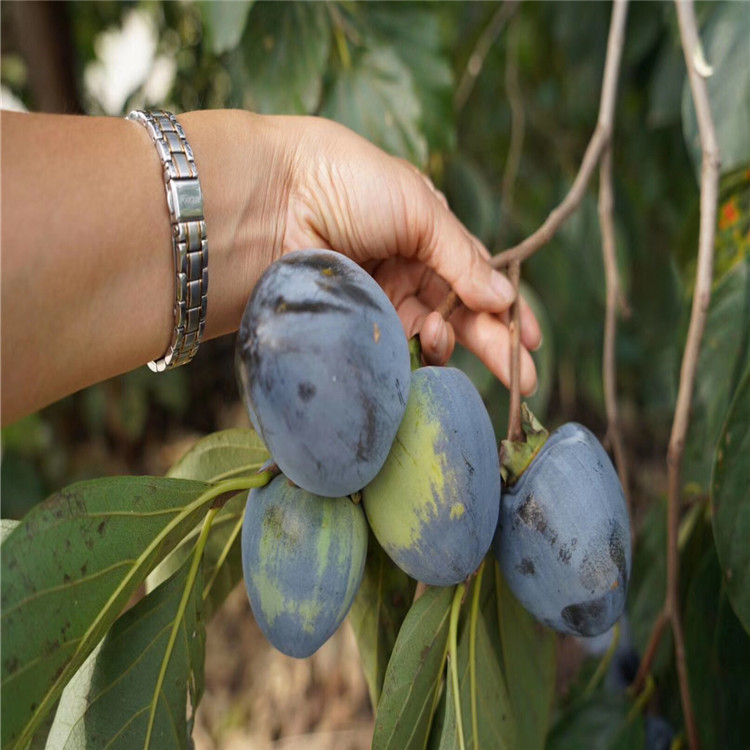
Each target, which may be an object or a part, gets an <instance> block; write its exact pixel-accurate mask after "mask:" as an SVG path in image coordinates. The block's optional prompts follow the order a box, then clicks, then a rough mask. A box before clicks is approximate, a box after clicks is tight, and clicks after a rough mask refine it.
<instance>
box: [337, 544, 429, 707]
mask: <svg viewBox="0 0 750 750" xmlns="http://www.w3.org/2000/svg"><path fill="white" fill-rule="evenodd" d="M369 537H370V538H369V540H368V545H367V560H366V562H365V573H364V577H363V578H362V583H361V584H360V587H359V591H358V592H357V597H356V599H355V600H354V604H353V605H352V608H351V610H350V611H349V622H350V623H351V625H352V629H353V630H354V635H355V637H356V638H357V646H358V647H359V657H360V661H361V663H362V669H363V670H364V673H365V679H366V680H367V687H368V689H369V691H370V700H371V701H372V706H373V709H377V706H378V701H379V700H380V691H381V690H382V688H383V680H384V678H385V672H386V668H387V667H388V662H389V660H390V658H391V654H392V652H393V647H394V645H395V643H396V637H397V636H398V632H399V629H400V628H401V624H402V623H403V621H404V618H405V617H406V614H407V612H408V611H409V607H410V606H411V602H412V600H413V599H414V589H415V587H416V584H415V582H414V581H413V580H412V579H411V578H409V576H407V575H406V573H404V572H403V571H402V570H400V569H399V568H398V567H396V566H395V565H394V564H393V563H392V562H391V560H390V558H389V557H388V555H387V554H386V553H385V552H384V551H383V548H382V547H381V546H380V544H378V541H377V539H375V536H374V535H373V534H372V532H370V534H369Z"/></svg>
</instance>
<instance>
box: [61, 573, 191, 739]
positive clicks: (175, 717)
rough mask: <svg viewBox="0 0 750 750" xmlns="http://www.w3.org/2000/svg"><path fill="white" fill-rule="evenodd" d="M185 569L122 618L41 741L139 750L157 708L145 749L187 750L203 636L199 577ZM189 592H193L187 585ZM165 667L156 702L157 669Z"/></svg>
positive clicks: (73, 683)
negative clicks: (182, 607) (181, 611)
mask: <svg viewBox="0 0 750 750" xmlns="http://www.w3.org/2000/svg"><path fill="white" fill-rule="evenodd" d="M189 567H190V566H189V564H186V565H183V566H182V568H180V570H179V571H178V572H177V574H176V575H175V576H173V577H172V578H170V579H169V580H168V581H166V582H165V583H164V585H163V586H160V587H159V588H157V589H156V590H155V591H153V592H152V593H150V594H149V595H148V596H146V597H145V598H144V599H142V600H141V601H140V602H139V603H138V604H137V605H136V606H135V607H133V608H132V609H130V610H128V612H126V613H125V614H124V615H123V616H122V617H121V618H120V619H119V620H117V622H116V623H115V624H114V625H113V627H112V628H111V629H110V631H109V633H107V636H106V637H105V638H104V640H103V641H102V643H101V645H100V646H99V647H98V648H97V649H96V650H95V651H94V652H93V653H92V654H91V655H90V656H89V658H88V659H87V660H86V662H85V663H84V665H83V666H82V667H81V669H79V670H78V672H77V673H76V675H75V676H74V677H73V679H72V680H71V681H70V682H69V683H68V685H67V687H66V688H65V690H64V691H63V694H62V698H61V700H60V706H59V708H58V710H57V714H56V715H55V721H54V723H53V725H52V729H51V731H50V734H49V738H48V740H47V747H48V748H50V750H52V749H53V748H54V750H58V748H66V749H68V748H69V749H70V750H79V749H84V748H95V747H97V748H99V747H103V746H104V745H105V744H106V746H107V747H108V748H123V750H128V749H129V748H133V747H145V739H146V732H147V726H148V721H149V714H150V711H151V710H152V704H155V705H156V711H155V718H154V728H153V732H152V735H151V742H150V747H153V748H159V749H160V750H161V748H187V747H188V737H189V735H190V729H191V723H192V720H191V719H189V720H186V716H185V708H186V703H187V698H188V693H189V694H190V707H191V710H192V713H194V712H195V710H196V708H197V705H198V702H199V700H200V695H201V693H202V691H203V661H204V651H205V629H204V624H203V618H202V614H201V601H202V600H201V596H200V592H201V591H202V588H203V587H202V585H201V576H200V575H198V576H197V578H196V579H195V580H192V581H191V580H189V575H188V574H189ZM191 584H192V585H191ZM188 588H189V594H188V597H189V598H188V600H187V606H186V608H185V610H184V614H183V616H182V617H181V618H180V622H179V626H178V627H179V631H178V634H177V638H176V640H175V642H174V646H173V648H172V649H171V650H170V649H169V645H170V644H169V641H170V636H171V633H172V629H173V626H174V624H175V621H176V618H177V617H178V615H179V608H180V602H181V600H182V598H183V595H184V594H185V592H186V590H187V589H188ZM165 661H166V662H167V664H168V666H167V667H166V673H165V676H164V679H163V683H162V685H161V690H160V692H159V693H158V695H157V694H156V689H157V685H158V680H159V674H160V671H161V670H162V665H163V663H164V662H165Z"/></svg>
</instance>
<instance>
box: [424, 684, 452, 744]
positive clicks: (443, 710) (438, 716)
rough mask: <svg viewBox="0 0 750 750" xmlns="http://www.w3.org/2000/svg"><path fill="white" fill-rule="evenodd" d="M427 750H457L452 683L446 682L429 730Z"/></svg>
mask: <svg viewBox="0 0 750 750" xmlns="http://www.w3.org/2000/svg"><path fill="white" fill-rule="evenodd" d="M428 747H429V750H459V748H460V745H459V744H458V725H457V724H456V704H455V701H454V699H453V681H452V680H446V682H445V689H444V690H443V694H442V696H441V698H440V703H439V704H438V707H437V711H436V712H435V720H434V721H433V723H432V729H431V730H430V741H429V744H428Z"/></svg>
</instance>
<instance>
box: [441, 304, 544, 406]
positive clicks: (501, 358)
mask: <svg viewBox="0 0 750 750" xmlns="http://www.w3.org/2000/svg"><path fill="white" fill-rule="evenodd" d="M454 324H455V330H456V337H457V339H458V341H459V343H460V344H462V345H463V346H465V347H466V348H467V349H470V350H471V351H473V352H474V354H476V355H477V356H478V357H479V359H480V360H481V361H482V362H483V363H484V364H485V366H486V367H487V368H488V369H489V370H490V371H491V372H492V373H494V374H495V375H496V376H497V377H498V378H499V379H500V381H501V382H502V383H504V384H505V385H506V386H507V387H508V388H510V333H509V331H508V328H507V327H506V326H505V325H504V324H503V323H502V322H501V321H500V320H499V318H498V317H497V316H495V315H490V314H489V313H472V312H470V311H468V310H465V309H462V310H458V311H457V312H456V313H455V315H454ZM536 381H537V377H536V367H535V366H534V360H533V359H532V358H531V355H530V354H529V352H528V350H527V349H526V348H525V346H522V347H521V395H523V396H529V395H531V394H532V393H534V391H535V390H536Z"/></svg>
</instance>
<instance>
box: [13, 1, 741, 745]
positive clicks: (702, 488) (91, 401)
mask: <svg viewBox="0 0 750 750" xmlns="http://www.w3.org/2000/svg"><path fill="white" fill-rule="evenodd" d="M610 12H611V5H610V3H607V2H586V3H576V2H555V3H552V2H536V3H519V2H513V0H508V1H506V2H503V3H484V2H482V3H475V2H462V3H442V2H441V3H434V2H424V3H380V2H368V3H352V2H317V3H306V2H284V3H270V2H252V1H250V0H244V1H243V0H239V1H237V2H184V1H183V2H77V1H67V2H34V3H26V2H2V3H0V24H1V28H2V39H1V42H2V49H1V57H0V83H1V84H2V87H1V89H0V94H1V102H2V107H3V108H11V109H21V110H23V109H28V110H31V111H53V112H66V113H71V114H72V113H88V114H92V115H111V116H122V115H124V114H125V113H127V112H128V111H129V110H130V109H132V108H135V107H144V106H145V107H148V106H155V107H164V108H166V109H170V110H172V111H174V112H175V113H179V112H184V111H187V110H192V109H197V108H223V107H239V108H245V109H249V110H253V111H256V112H261V113H295V114H311V115H320V116H324V117H328V118H332V119H335V120H338V121H340V122H342V123H344V124H345V125H348V126H349V127H351V128H353V129H355V130H357V131H358V132H360V133H361V134H363V135H364V136H366V137H367V138H369V139H371V140H372V141H374V142H375V143H377V144H378V145H380V146H382V147H383V148H384V149H386V150H387V151H389V152H391V153H394V154H398V155H400V156H403V157H405V158H407V159H409V160H411V161H412V162H413V163H415V164H417V165H418V166H420V167H421V168H422V169H424V170H425V171H427V172H428V173H429V174H430V175H431V176H432V178H433V180H434V181H435V183H436V184H437V186H438V187H439V188H440V189H441V190H443V191H444V192H445V194H446V196H447V197H448V200H449V202H450V204H451V207H452V208H453V210H454V211H455V212H456V213H457V214H458V215H459V217H460V218H461V219H462V220H463V221H464V222H465V224H466V225H467V226H468V227H469V229H470V230H471V231H472V232H474V233H475V234H476V235H477V236H479V237H480V238H481V239H482V240H483V241H484V242H485V244H486V245H487V247H489V248H490V249H491V250H492V251H493V252H494V251H499V250H501V249H503V248H505V247H509V246H511V245H513V244H515V243H516V242H518V241H520V240H521V239H523V238H524V237H525V236H527V235H528V234H530V233H531V232H532V231H534V230H535V229H536V228H537V227H538V226H539V225H540V224H541V223H542V222H543V220H544V219H545V218H546V216H547V214H548V213H549V212H550V210H551V209H552V208H553V207H554V206H555V205H557V204H558V203H559V202H560V200H561V199H562V198H563V196H564V195H565V193H566V192H567V190H568V189H569V187H570V185H571V183H572V181H573V179H574V177H575V175H576V172H577V170H578V166H579V164H580V161H581V158H582V155H583V152H584V150H585V147H586V145H587V143H588V140H589V138H590V137H591V134H592V132H593V130H594V127H595V125H596V118H597V112H598V106H599V93H600V87H601V82H602V71H603V65H604V56H605V48H606V42H607V32H608V27H609V18H610ZM697 12H698V17H699V21H700V24H701V33H702V37H703V40H704V45H705V53H706V58H707V60H708V61H709V63H710V64H711V65H712V66H713V68H714V75H713V76H712V77H711V78H710V79H709V86H710V93H711V100H712V105H713V114H714V119H715V122H716V123H717V127H718V130H719V141H720V147H721V150H722V183H721V187H722V192H721V207H720V213H719V227H718V239H717V256H716V270H715V288H714V296H713V302H712V307H711V312H710V315H709V320H708V327H707V331H706V336H705V339H704V341H705V344H704V351H703V353H702V355H701V360H700V365H699V373H698V384H697V388H696V393H695V400H694V405H693V422H692V425H691V428H690V433H689V438H688V445H687V450H686V460H685V469H684V473H685V479H686V480H687V482H688V487H687V492H688V496H690V497H692V498H694V499H695V501H696V502H698V501H700V500H701V499H705V497H706V493H707V486H708V482H709V479H710V469H711V461H712V458H713V455H714V447H715V445H716V441H717V437H718V433H719V430H720V428H721V423H722V420H723V416H724V414H725V413H726V410H727V406H728V403H729V400H730V398H731V395H732V394H733V392H734V389H735V387H736V383H737V381H738V379H739V377H740V375H741V373H742V371H743V370H744V367H745V363H746V362H747V361H748V358H749V357H750V354H749V346H748V335H749V334H748V331H749V330H750V271H749V270H748V269H749V266H750V261H748V247H749V246H750V236H749V235H748V227H750V189H749V185H750V172H749V171H748V165H749V164H750V126H749V123H750V46H748V39H750V6H749V5H748V4H746V3H744V2H738V3H733V2H726V3H724V2H711V3H703V4H700V3H699V4H698V5H697ZM628 16H629V17H628V29H627V39H626V43H625V50H624V57H623V66H622V71H621V76H620V88H619V95H618V106H617V112H616V117H615V123H616V125H615V135H614V152H613V154H614V176H615V213H616V228H617V251H618V262H619V266H620V273H621V275H622V281H623V285H624V292H625V297H626V301H627V308H628V312H627V315H625V316H623V317H622V318H621V321H620V325H619V331H618V340H617V363H618V372H617V376H618V388H619V398H620V409H621V418H622V422H623V431H624V440H625V446H626V451H627V454H628V461H629V466H630V469H631V471H630V478H631V487H630V491H631V494H632V497H633V501H634V508H635V519H636V528H637V529H640V528H641V527H642V526H643V525H644V521H643V519H644V517H646V514H647V513H649V512H652V511H653V509H654V508H658V507H660V505H659V504H660V503H661V501H662V500H663V496H664V491H665V488H666V471H665V458H664V457H665V455H666V443H667V439H668V436H669V430H670V427H671V418H672V413H673V408H674V400H675V395H676V387H677V382H678V376H679V364H680V358H681V354H682V346H683V342H684V337H685V331H686V325H687V316H688V314H689V305H690V302H691V293H692V284H693V275H694V271H695V254H696V249H697V228H698V169H699V166H700V165H699V160H700V153H699V150H698V141H697V128H696V123H695V118H694V116H693V114H692V105H691V100H690V94H689V90H688V87H687V84H686V79H685V72H684V60H683V56H682V51H681V48H680V44H679V37H678V32H677V22H676V17H675V12H674V7H673V5H672V4H671V3H632V4H631V6H630V9H629V12H628ZM3 189H4V190H12V189H13V186H12V185H6V184H3ZM523 283H524V287H525V293H526V295H527V297H528V298H529V300H530V302H531V303H532V305H533V307H534V308H535V310H536V312H537V315H538V317H539V319H540V321H541V323H542V326H543V330H544V345H543V347H542V348H541V349H540V351H539V352H537V353H536V354H535V357H536V361H537V367H538V370H539V375H540V384H539V390H538V392H537V394H536V395H535V396H534V397H533V398H532V399H531V400H530V405H531V408H532V410H533V411H535V413H536V414H537V415H538V416H539V417H540V418H541V419H542V421H544V422H545V424H546V425H547V426H548V427H550V428H552V427H555V426H557V425H559V424H561V423H563V422H565V421H569V420H571V419H575V420H577V421H580V422H582V423H584V424H586V425H587V426H588V427H590V428H591V429H592V430H594V432H595V433H596V434H597V435H598V436H599V437H600V438H601V439H603V440H604V438H605V433H606V419H605V414H604V406H603V392H602V366H601V361H602V337H603V320H604V306H605V285H604V272H603V264H602V260H601V240H600V233H599V225H598V217H597V204H596V185H595V184H594V185H592V186H591V187H590V188H589V190H588V192H587V195H586V197H585V199H584V201H583V203H582V204H581V206H580V208H579V210H578V211H577V212H576V213H575V215H574V216H573V217H572V218H571V219H570V220H569V221H568V223H567V224H566V225H565V226H564V228H563V229H562V231H561V232H560V233H559V234H558V235H557V237H555V239H554V240H553V241H552V242H551V243H550V244H549V246H547V247H546V248H544V249H543V250H542V251H540V252H539V253H537V254H536V255H535V256H534V257H533V258H532V259H531V260H529V261H528V262H527V263H526V264H525V265H524V268H523ZM249 292H250V290H248V293H249ZM65 335H69V336H74V335H75V332H74V331H69V332H65ZM233 351H234V340H233V337H224V338H221V339H217V340H214V341H210V342H205V343H204V344H203V345H202V346H201V350H200V353H199V354H198V356H197V357H196V359H195V360H194V361H193V363H192V364H191V365H190V366H189V367H186V368H181V369H178V370H176V371H174V372H169V373H166V374H161V375H154V374H152V373H151V372H149V371H148V370H147V368H145V367H144V368H142V369H141V370H138V371H135V372H132V373H130V374H128V375H125V376H123V377H120V378H116V379H113V380H111V381H108V382H105V383H101V384H99V385H96V386H94V387H92V388H90V389H87V390H85V391H82V392H80V393H77V394H74V395H73V396H70V397H69V398H66V399H64V400H63V401H61V402H59V403H56V404H54V405H52V406H50V407H49V408H47V409H45V410H43V411H42V412H40V413H38V414H35V415H32V416H30V417H28V418H26V419H24V420H22V421H20V422H18V423H16V424H14V425H11V426H9V427H7V428H6V429H4V430H3V432H2V464H1V471H2V477H1V482H2V485H1V486H2V515H3V517H10V518H20V517H21V516H23V514H24V513H25V512H26V511H27V510H28V509H29V508H30V507H31V506H33V505H34V504H35V503H37V502H39V501H40V500H42V499H43V498H44V497H46V496H47V495H48V494H49V493H50V492H52V491H54V490H56V489H59V488H60V487H62V486H64V485H65V484H68V483H70V482H72V481H75V480H78V479H84V478H89V477H95V476H104V475H111V474H163V473H164V471H165V470H166V469H167V468H168V467H169V466H170V465H171V464H172V463H173V462H174V461H175V460H176V459H177V458H179V457H180V456H181V455H182V453H184V451H185V450H186V449H187V448H188V447H189V446H190V445H191V444H192V443H193V442H194V441H195V440H196V439H197V438H198V437H199V436H201V435H204V434H207V433H209V432H212V431H215V430H218V429H223V428H227V427H233V426H249V423H248V420H247V417H246V415H245V413H244V409H243V407H242V406H241V404H240V402H239V397H238V392H237V387H236V384H235V378H234V366H233ZM454 363H455V364H456V365H457V366H459V367H461V368H463V369H464V370H465V371H466V372H467V373H468V374H469V375H470V376H471V377H472V379H473V380H474V382H475V383H476V385H477V387H478V388H479V389H480V391H481V393H482V395H483V397H484V398H485V401H486V404H487V407H488V410H489V412H490V415H491V416H492V419H493V422H494V425H495V429H496V434H497V436H498V439H500V438H502V437H504V436H505V431H506V423H507V392H506V391H505V389H504V387H502V386H501V385H500V384H499V383H497V382H496V381H495V380H494V379H493V378H492V376H491V375H490V374H489V373H488V371H487V370H486V369H485V368H484V367H483V366H482V365H481V364H480V363H479V362H478V360H476V359H475V358H474V357H472V356H471V355H470V354H468V353H467V352H465V351H460V350H459V351H457V352H456V354H455V357H454ZM639 575H645V571H641V572H639V569H638V562H637V561H636V567H635V569H634V580H635V581H637V579H638V577H639ZM633 606H636V607H638V606H641V607H646V609H645V610H641V611H639V612H638V613H636V614H638V615H643V616H641V617H639V616H632V618H631V619H633V621H634V623H635V624H634V629H635V631H636V632H635V633H634V637H635V639H636V641H639V640H640V641H642V640H643V639H644V638H645V637H646V635H647V634H648V629H649V627H650V623H651V621H652V619H653V618H650V619H649V618H647V617H646V616H645V615H646V614H647V611H648V606H651V605H649V604H648V602H647V603H646V604H644V603H643V602H642V601H641V603H640V604H639V603H638V602H636V604H634V605H633ZM655 606H656V607H657V608H658V602H657V604H656V605H655ZM652 609H653V606H652ZM631 615H634V613H632V612H631ZM639 628H640V631H643V632H642V633H641V632H640V631H639ZM561 654H562V658H561V660H560V668H559V680H558V681H559V688H560V691H561V693H564V691H565V689H566V685H567V684H568V683H569V681H570V680H571V679H572V676H573V675H574V674H575V671H576V669H577V667H578V665H579V663H580V660H581V655H580V653H579V650H577V649H576V647H575V644H572V645H571V644H570V643H565V642H564V643H562V644H561ZM206 671H207V689H206V695H205V697H204V699H203V703H202V705H201V710H200V711H199V714H198V721H197V724H196V730H195V741H196V746H197V747H201V748H212V747H224V748H229V747H247V746H248V742H249V741H252V745H251V746H252V747H259V748H263V747H271V746H273V747H284V748H292V747H306V748H310V747H317V746H318V745H317V744H315V743H320V744H319V746H320V747H326V748H329V747H342V748H343V747H367V746H369V737H370V734H369V733H370V732H371V721H372V718H371V711H370V708H369V702H368V698H367V690H366V687H365V684H364V680H363V678H362V675H361V671H360V667H359V663H358V660H357V653H356V645H355V644H354V641H353V638H352V636H351V634H350V633H349V631H348V630H347V629H346V628H343V629H342V631H341V632H340V633H339V634H338V635H337V637H336V638H335V639H334V640H333V641H332V642H331V643H329V644H327V645H326V646H325V647H324V649H322V650H321V652H320V653H319V654H318V655H316V656H315V657H314V658H313V659H311V660H307V661H304V662H296V661H294V660H290V659H286V658H285V657H283V656H281V655H280V654H278V653H276V652H275V651H273V650H272V649H270V647H268V646H267V645H266V644H265V642H264V641H263V639H262V637H261V636H260V634H259V631H257V628H255V626H254V623H253V622H252V616H251V614H250V612H249V607H248V605H247V602H246V597H245V594H244V591H241V590H240V591H235V592H234V594H233V595H232V597H231V598H230V599H229V600H228V602H227V604H226V606H225V607H224V609H223V610H222V611H221V613H220V614H219V615H217V617H216V618H215V619H214V621H213V623H212V624H211V626H210V628H209V637H208V643H207V665H206ZM254 676H255V677H254ZM295 738H296V739H295Z"/></svg>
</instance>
